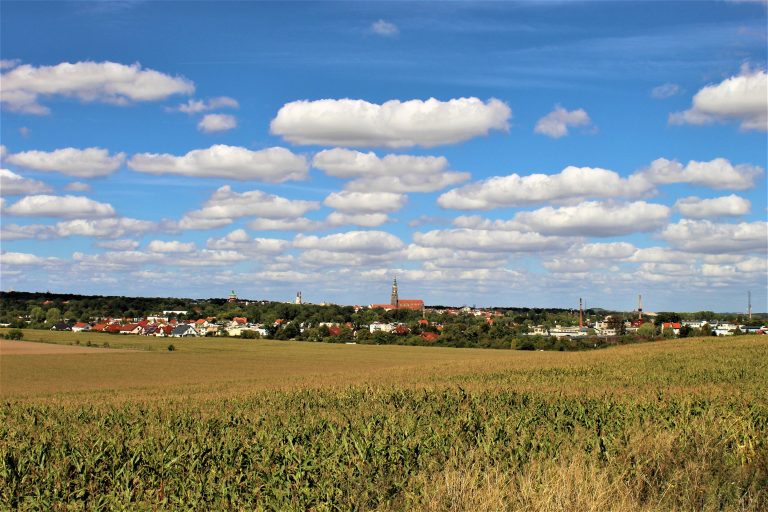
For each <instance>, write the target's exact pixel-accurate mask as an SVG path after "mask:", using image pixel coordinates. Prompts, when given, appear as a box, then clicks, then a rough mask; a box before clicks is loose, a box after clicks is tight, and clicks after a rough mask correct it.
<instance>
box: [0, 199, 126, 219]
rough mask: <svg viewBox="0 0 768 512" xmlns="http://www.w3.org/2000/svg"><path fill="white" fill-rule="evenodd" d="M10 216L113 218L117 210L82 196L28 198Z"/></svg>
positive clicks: (18, 202)
mask: <svg viewBox="0 0 768 512" xmlns="http://www.w3.org/2000/svg"><path fill="white" fill-rule="evenodd" d="M4 213H6V214H8V215H18V216H25V217H86V218H88V217H90V218H93V217H112V216H114V215H115V210H114V208H112V205H109V204H107V203H100V202H98V201H94V200H93V199H89V198H87V197H82V196H52V195H46V194H41V195H34V196H26V197H24V198H22V199H20V200H19V201H17V202H16V203H14V204H12V205H11V206H9V207H8V208H5V209H4Z"/></svg>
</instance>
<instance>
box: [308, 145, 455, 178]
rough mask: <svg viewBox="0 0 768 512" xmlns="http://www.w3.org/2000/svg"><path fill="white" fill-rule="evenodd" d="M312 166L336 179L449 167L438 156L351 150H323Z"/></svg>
mask: <svg viewBox="0 0 768 512" xmlns="http://www.w3.org/2000/svg"><path fill="white" fill-rule="evenodd" d="M312 166H313V167H316V168H318V169H320V170H322V171H323V172H325V173H326V174H328V175H329V176H336V177H338V178H369V177H374V176H405V175H408V174H435V173H439V172H442V171H445V170H447V169H448V160H447V159H446V158H445V157H442V156H439V157H436V156H413V155H386V156H384V157H383V158H381V157H379V156H377V155H376V153H374V152H373V151H370V152H368V153H363V152H360V151H353V150H350V149H343V148H333V149H325V150H323V151H320V152H319V153H317V154H316V155H315V157H314V158H313V160H312Z"/></svg>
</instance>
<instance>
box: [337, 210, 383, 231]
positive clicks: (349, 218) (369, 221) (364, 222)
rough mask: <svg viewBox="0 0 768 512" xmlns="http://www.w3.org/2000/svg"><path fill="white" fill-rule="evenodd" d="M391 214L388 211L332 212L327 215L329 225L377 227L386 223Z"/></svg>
mask: <svg viewBox="0 0 768 512" xmlns="http://www.w3.org/2000/svg"><path fill="white" fill-rule="evenodd" d="M387 221H389V216H387V214H386V213H342V212H332V213H330V214H329V215H328V217H326V219H325V222H326V224H328V225H329V226H361V227H364V228H375V227H377V226H381V225H382V224H386V223H387Z"/></svg>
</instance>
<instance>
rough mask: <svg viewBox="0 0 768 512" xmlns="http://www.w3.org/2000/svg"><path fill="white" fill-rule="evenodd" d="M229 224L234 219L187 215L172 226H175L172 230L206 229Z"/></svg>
mask: <svg viewBox="0 0 768 512" xmlns="http://www.w3.org/2000/svg"><path fill="white" fill-rule="evenodd" d="M229 224H232V219H227V218H224V219H206V218H199V217H193V216H190V215H185V216H184V217H182V218H181V220H180V221H179V222H178V223H177V224H176V225H175V226H172V228H175V229H172V231H174V230H176V229H182V230H203V231H205V230H208V229H216V228H221V227H224V226H227V225H229Z"/></svg>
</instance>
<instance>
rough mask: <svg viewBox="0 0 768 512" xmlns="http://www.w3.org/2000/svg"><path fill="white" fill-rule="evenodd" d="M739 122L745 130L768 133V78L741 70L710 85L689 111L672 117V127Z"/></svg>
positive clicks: (747, 70)
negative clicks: (674, 125)
mask: <svg viewBox="0 0 768 512" xmlns="http://www.w3.org/2000/svg"><path fill="white" fill-rule="evenodd" d="M730 120H736V121H739V122H740V123H741V129H742V130H758V131H766V130H768V74H766V72H765V71H763V70H757V71H751V70H749V69H748V68H746V67H745V68H742V71H741V74H740V75H738V76H732V77H730V78H728V79H726V80H723V81H722V82H720V83H719V84H713V85H708V86H706V87H704V88H703V89H701V90H700V91H699V92H697V93H696V95H695V96H694V97H693V104H692V106H691V108H690V109H689V110H685V111H683V112H676V113H674V114H671V115H670V116H669V122H670V123H671V124H695V125H702V124H711V123H714V122H724V121H730Z"/></svg>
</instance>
